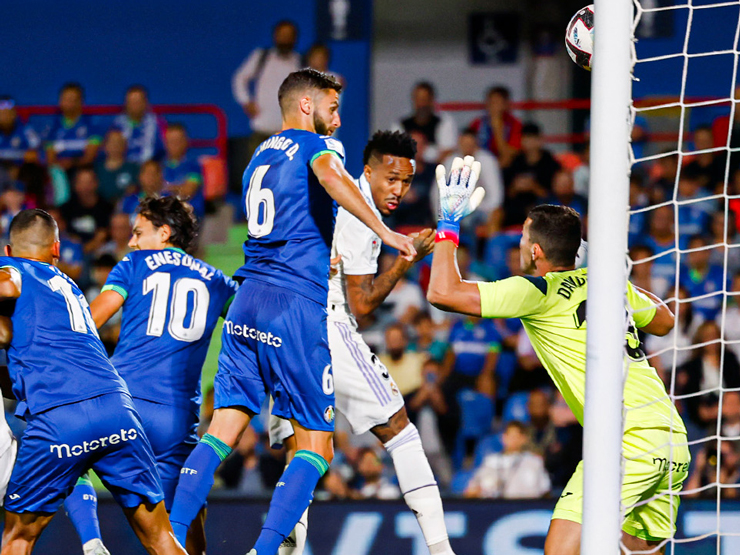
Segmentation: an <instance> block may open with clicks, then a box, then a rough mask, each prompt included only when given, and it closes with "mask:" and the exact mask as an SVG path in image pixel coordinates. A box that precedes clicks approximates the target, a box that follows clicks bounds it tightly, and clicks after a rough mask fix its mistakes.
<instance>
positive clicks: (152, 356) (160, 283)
mask: <svg viewBox="0 0 740 555" xmlns="http://www.w3.org/2000/svg"><path fill="white" fill-rule="evenodd" d="M237 287H238V286H237V284H236V283H235V282H234V281H233V280H231V279H230V278H228V277H226V276H225V275H224V274H223V272H221V270H217V269H216V268H214V267H212V266H210V265H208V264H206V263H205V262H203V261H201V260H198V259H197V258H193V257H192V256H190V255H189V254H186V253H185V251H182V250H180V249H175V248H167V249H164V250H146V251H134V252H131V253H129V254H127V255H126V257H125V258H124V259H123V260H121V262H119V263H118V264H116V266H115V267H114V268H113V270H112V271H111V273H110V275H109V276H108V280H107V281H106V283H105V287H103V291H115V292H116V293H118V294H119V295H121V296H122V297H123V299H124V303H123V316H122V319H121V333H120V336H119V339H118V345H117V346H116V350H115V352H114V353H113V357H112V359H111V360H112V362H113V364H114V366H115V367H116V369H117V370H118V371H119V372H120V374H121V376H122V377H123V378H124V379H125V380H126V383H127V384H128V387H129V390H130V391H131V395H132V397H134V398H139V399H145V400H147V401H152V402H155V403H160V404H165V405H174V406H178V407H181V408H184V409H188V410H196V411H197V410H198V407H199V405H200V375H201V370H202V368H203V362H204V361H205V358H206V354H207V352H208V344H209V343H210V341H211V334H212V333H213V330H214V328H215V327H216V323H217V322H218V318H219V316H221V315H222V314H224V313H225V312H226V308H228V305H229V304H230V302H231V299H232V298H233V296H234V294H235V293H236V290H237Z"/></svg>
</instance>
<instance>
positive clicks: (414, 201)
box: [0, 21, 740, 499]
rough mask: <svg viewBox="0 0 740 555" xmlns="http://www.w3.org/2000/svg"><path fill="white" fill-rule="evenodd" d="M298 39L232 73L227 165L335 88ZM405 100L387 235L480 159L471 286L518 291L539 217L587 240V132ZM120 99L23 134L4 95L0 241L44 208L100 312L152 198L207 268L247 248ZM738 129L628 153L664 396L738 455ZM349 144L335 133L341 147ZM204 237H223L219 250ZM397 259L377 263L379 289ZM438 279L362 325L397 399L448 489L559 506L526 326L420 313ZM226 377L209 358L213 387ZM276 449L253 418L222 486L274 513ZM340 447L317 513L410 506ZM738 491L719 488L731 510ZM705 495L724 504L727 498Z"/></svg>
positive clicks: (402, 290) (710, 466)
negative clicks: (174, 218)
mask: <svg viewBox="0 0 740 555" xmlns="http://www.w3.org/2000/svg"><path fill="white" fill-rule="evenodd" d="M296 40H297V29H296V26H295V25H294V24H293V23H291V22H288V21H286V22H281V23H279V24H277V25H276V26H275V28H274V35H273V44H272V45H271V46H270V47H268V48H262V49H257V50H255V51H254V52H252V53H250V55H249V56H248V57H247V58H246V59H245V60H244V62H243V63H242V64H241V65H240V66H239V67H238V68H236V71H235V73H234V75H233V80H232V92H233V96H234V100H235V101H236V102H238V103H239V104H240V105H241V106H242V108H243V111H244V114H245V116H246V117H248V118H249V120H250V125H251V135H250V136H249V137H248V139H247V140H246V141H245V142H244V143H242V145H241V146H242V148H241V149H240V150H239V151H238V152H232V153H230V156H232V157H234V158H238V159H239V160H241V161H242V165H241V169H240V170H239V172H241V171H242V170H243V167H244V165H245V164H246V161H248V159H249V155H250V153H251V151H252V150H254V148H256V146H258V145H259V143H260V142H261V141H262V140H264V139H265V138H267V137H268V136H270V135H271V134H272V133H275V132H277V131H279V129H280V114H279V108H278V105H277V94H276V93H277V88H278V86H279V85H280V83H281V82H282V80H283V78H284V77H285V76H286V75H287V74H288V73H289V72H291V71H294V70H296V69H298V68H300V67H303V66H306V65H309V66H311V67H314V68H316V69H319V70H322V71H331V70H332V63H331V51H330V49H329V48H328V47H327V46H326V45H324V44H318V43H317V44H315V45H313V46H312V47H311V48H310V49H309V50H308V51H307V52H305V53H304V54H301V53H299V52H297V51H296ZM337 77H338V78H340V79H342V76H341V75H337ZM0 92H1V91H0ZM408 92H409V95H410V107H409V108H405V107H401V106H399V107H398V110H397V112H398V113H397V114H396V119H395V121H389V122H388V124H387V126H388V127H389V128H396V129H402V130H405V131H406V132H408V133H409V134H411V136H412V137H413V138H414V139H415V140H416V142H417V146H418V154H417V160H416V177H415V179H414V182H413V184H412V186H411V189H410V191H409V193H408V195H407V197H406V198H405V199H404V201H403V202H402V204H401V205H400V207H399V209H398V210H397V211H396V213H395V214H394V215H393V216H392V217H391V218H390V219H389V221H388V224H389V225H390V226H392V227H393V228H395V229H397V230H399V231H402V232H405V233H411V232H413V231H418V230H420V229H422V228H425V227H434V226H435V220H436V218H435V214H436V190H435V185H434V183H435V181H434V169H435V167H436V165H437V164H438V163H444V164H449V162H450V161H451V159H452V157H454V156H465V155H472V156H475V157H476V159H478V160H479V161H480V162H481V164H482V173H481V178H480V184H481V185H482V186H483V187H484V188H485V189H486V192H487V194H486V197H485V200H484V204H483V205H482V206H481V207H480V209H479V210H478V211H477V212H476V213H475V214H474V215H473V216H471V217H470V218H468V219H467V220H466V221H465V222H464V225H463V234H462V238H461V246H460V250H459V254H458V257H459V262H460V270H461V272H462V274H463V276H464V277H465V278H466V279H470V280H495V279H502V278H506V277H509V276H514V275H519V274H520V272H521V270H520V256H519V247H518V245H519V238H520V233H521V226H522V223H523V221H524V219H525V216H526V214H527V211H528V210H529V209H530V208H532V207H533V206H535V205H537V204H542V203H551V204H559V205H566V206H570V207H572V208H574V209H576V210H577V211H578V212H579V213H581V215H582V216H583V218H584V223H585V224H586V226H585V228H586V231H587V229H588V211H587V208H588V207H587V203H588V193H589V150H588V132H587V126H586V133H585V134H584V136H583V137H582V141H579V142H576V143H575V144H573V145H571V146H570V147H569V148H562V146H561V147H560V148H557V149H552V148H551V147H550V146H549V145H548V144H547V143H546V142H545V140H544V138H543V133H542V130H541V127H540V125H539V123H538V121H536V120H535V119H533V118H532V117H531V116H523V115H522V114H521V113H519V112H516V111H514V110H512V107H511V100H512V99H511V98H510V96H511V94H510V90H509V88H508V87H507V84H506V83H505V82H503V83H501V82H496V83H490V88H489V89H488V91H487V93H486V94H485V97H484V98H482V99H481V100H482V101H483V103H484V106H485V108H484V110H483V111H482V112H480V113H479V114H477V115H476V116H475V117H473V118H470V119H469V121H461V118H460V117H459V116H458V117H452V116H451V115H450V113H448V112H445V111H441V110H439V108H438V107H439V103H438V99H437V97H436V88H435V83H434V78H433V75H430V78H429V80H425V81H420V82H418V83H417V84H416V85H415V86H413V88H412V90H410V91H408ZM122 95H123V96H122V100H123V102H122V106H121V110H120V115H118V116H116V117H114V118H109V120H104V118H100V119H97V118H95V117H93V116H90V115H88V114H86V113H85V89H84V86H83V85H82V84H78V83H66V84H63V85H61V87H60V89H59V95H58V112H57V114H56V115H55V116H54V117H53V118H51V121H50V122H49V123H48V125H45V126H44V127H43V128H35V127H34V126H33V125H32V124H31V123H30V122H28V121H24V120H23V119H22V118H20V117H19V115H18V111H17V106H16V103H19V105H22V103H23V101H24V99H22V98H12V97H10V96H2V97H0V236H1V237H2V238H3V239H4V238H6V237H7V229H8V224H9V222H10V220H11V219H12V218H13V216H14V215H15V214H17V213H18V212H19V211H20V210H22V209H24V208H31V207H40V208H45V209H47V210H49V211H50V212H51V213H52V214H53V216H54V217H55V218H56V219H57V221H58V223H59V226H60V233H61V237H60V239H61V242H62V248H61V260H60V261H59V266H60V268H61V269H62V270H63V271H65V272H66V273H67V274H68V275H70V276H71V277H72V278H73V279H75V280H76V281H78V283H79V284H80V285H81V286H82V288H83V290H84V291H85V293H86V295H87V296H88V298H89V299H92V298H94V297H95V296H96V295H97V294H98V293H99V291H100V288H101V287H102V286H103V284H104V283H105V280H106V278H107V275H108V273H109V272H110V270H111V268H112V267H113V266H114V265H115V264H116V263H117V262H118V261H120V260H121V259H122V257H123V256H125V254H126V253H127V252H128V246H127V244H128V240H129V237H130V234H131V222H132V214H134V212H135V209H136V206H137V204H138V201H139V199H140V198H142V197H144V196H146V195H153V194H159V195H179V196H180V197H182V198H185V199H188V200H189V201H190V202H191V204H192V205H193V207H194V210H195V212H196V214H197V216H198V218H199V220H200V221H201V223H202V228H203V231H204V233H203V234H202V239H201V244H200V246H199V253H198V255H199V256H202V257H205V258H206V259H207V260H209V261H211V262H213V263H215V264H218V262H219V261H220V260H221V259H220V258H219V257H218V256H219V254H218V253H219V252H220V253H223V252H224V251H223V250H222V251H218V249H217V247H218V245H216V246H214V245H212V244H211V243H212V242H215V241H213V240H212V237H215V236H216V235H223V234H224V233H226V235H227V236H228V237H229V239H230V240H231V242H232V243H235V249H233V248H232V250H230V251H229V252H230V253H231V254H230V257H231V258H230V259H229V264H236V266H238V265H239V254H238V253H239V248H238V246H239V243H240V242H241V241H243V240H244V238H245V237H246V231H245V229H244V227H243V226H242V225H241V222H242V221H243V215H242V212H241V207H240V204H241V200H240V191H239V190H238V187H232V188H231V190H229V191H226V192H225V193H224V194H223V195H218V196H213V195H206V191H205V189H206V187H205V183H204V176H203V168H202V164H201V163H200V161H199V158H198V157H197V156H195V155H194V154H193V153H192V152H191V150H190V148H189V137H188V129H187V127H186V126H185V125H183V124H182V123H178V122H177V121H169V120H168V121H165V120H164V119H162V118H161V117H159V116H157V115H155V113H154V112H153V111H152V108H151V106H150V104H149V99H148V94H147V89H146V88H145V86H142V85H131V86H130V87H129V88H128V89H127V90H126V91H122ZM387 109H388V108H387V107H386V110H387ZM735 114H738V112H737V111H736V112H735ZM735 126H736V121H735V120H731V119H730V117H729V116H728V115H721V116H719V117H718V118H717V119H715V120H714V121H713V122H711V124H710V125H705V126H697V127H696V128H695V129H693V130H692V133H691V136H690V137H689V140H688V143H687V144H686V145H685V148H686V149H687V151H700V153H698V154H694V155H682V156H680V157H679V156H678V155H676V154H669V153H661V152H660V151H659V150H658V149H657V148H656V146H655V145H654V144H653V143H651V142H650V141H649V140H648V137H649V132H650V129H649V124H648V120H646V119H645V118H641V117H638V118H637V119H636V121H635V126H634V130H633V136H632V139H633V152H634V157H635V158H636V159H638V161H639V160H643V161H642V162H639V163H637V164H636V165H635V166H634V168H633V173H632V178H631V182H630V203H631V207H632V209H633V211H634V213H633V215H632V216H631V219H630V228H629V230H630V239H629V246H630V256H631V258H632V260H633V267H632V280H633V282H634V283H635V284H637V285H639V286H641V287H644V288H646V289H648V290H651V291H653V292H654V293H656V294H657V295H659V296H661V297H663V298H675V300H674V301H672V302H671V303H670V305H671V308H672V309H673V311H674V313H676V314H677V326H676V327H675V329H674V330H673V332H672V333H671V334H670V335H668V336H666V337H662V338H657V337H650V338H646V341H645V349H646V351H647V354H648V356H649V357H650V360H651V362H652V364H653V365H654V366H655V367H656V368H657V370H658V371H659V374H660V375H661V377H662V378H663V379H664V381H665V382H666V387H667V389H668V391H669V392H670V393H671V394H673V395H676V396H678V401H677V403H678V405H679V408H680V411H681V414H682V415H683V416H684V418H685V420H686V423H687V426H688V428H689V439H690V440H695V439H699V438H704V437H707V436H712V435H717V434H721V435H722V436H725V437H734V438H739V437H740V392H737V391H731V392H725V393H724V394H723V395H722V398H721V399H720V397H719V396H718V395H717V394H716V393H711V392H710V393H703V394H700V392H703V391H706V390H712V389H716V388H719V387H723V388H738V387H740V362H738V358H739V357H740V306H738V303H737V299H738V297H735V296H733V295H732V294H730V295H724V293H725V292H730V293H738V292H740V250H738V249H737V248H736V247H737V246H738V244H740V241H739V238H740V235H738V234H739V233H740V198H735V197H732V195H735V196H738V195H740V170H739V169H738V168H739V166H740V158H738V159H735V157H732V158H731V159H729V160H728V159H727V156H726V154H725V152H724V151H722V150H720V149H718V148H717V147H720V146H723V145H725V144H726V143H727V140H728V139H727V138H728V136H731V137H732V140H733V141H734V140H737V141H740V129H738V130H735V131H734V132H732V131H733V129H734V128H735ZM351 132H352V130H351V129H345V128H342V129H340V130H339V132H338V137H339V138H340V139H341V138H342V137H343V136H344V135H346V134H349V133H351ZM731 132H732V133H731ZM730 133H731V134H730ZM715 148H717V150H713V149H715ZM726 180H727V183H728V185H727V189H725V181H726ZM233 181H234V180H233V179H232V182H233ZM236 181H237V183H238V179H237V180H236ZM728 195H730V196H728ZM672 201H677V203H674V202H672ZM661 203H665V205H664V206H662V207H659V208H653V207H654V206H655V205H656V204H661ZM227 228H230V230H227ZM209 229H211V230H213V229H217V230H218V231H219V232H220V233H216V234H209V232H208V230H209ZM234 238H236V239H235V240H234ZM677 248H678V249H680V252H678V251H677ZM214 253H216V254H214ZM394 257H395V254H394V253H392V252H383V254H382V255H381V260H380V271H381V272H382V271H383V270H384V269H385V268H387V267H389V265H390V264H392V262H393V259H394ZM429 262H430V261H429V260H427V261H425V262H423V263H421V264H419V265H417V266H415V267H414V268H413V269H412V271H411V272H410V273H409V275H407V276H406V277H405V278H404V279H402V280H401V281H400V282H399V283H398V285H397V287H396V288H395V289H394V290H393V292H392V293H391V295H390V296H389V297H388V298H387V299H386V301H385V302H384V303H383V305H382V306H381V307H380V308H379V309H378V310H377V311H376V312H375V313H374V314H372V315H371V316H370V317H367V318H365V319H364V320H362V321H361V322H360V326H361V330H362V333H363V335H364V337H365V338H366V341H367V343H368V344H369V345H370V346H371V347H372V348H373V349H374V351H375V352H376V353H378V355H379V357H380V359H381V360H382V361H383V363H384V364H385V365H386V367H387V368H388V370H389V372H390V373H391V375H392V376H393V378H394V380H395V381H396V383H397V384H398V386H399V388H400V390H401V393H402V394H403V395H404V397H405V399H406V403H407V408H408V411H409V414H410V416H411V419H412V420H413V421H414V422H415V424H416V426H417V427H418V428H419V430H420V433H421V436H422V439H423V443H424V445H425V448H426V450H427V453H428V455H429V458H430V460H431V462H432V465H433V468H434V470H435V473H436V475H437V478H438V480H439V482H440V485H441V487H442V489H443V490H444V491H445V492H446V493H447V494H448V495H456V496H465V497H473V498H537V497H548V496H557V495H559V492H560V491H561V490H562V489H563V488H564V486H565V483H566V481H567V479H568V478H569V477H570V475H571V473H572V472H573V470H574V469H575V466H576V465H577V463H578V461H579V460H580V459H581V448H582V446H581V441H582V432H581V426H580V424H579V423H578V422H577V421H576V419H575V417H574V416H573V414H572V413H571V412H570V410H569V409H568V407H567V406H566V405H565V403H564V401H563V399H562V397H561V396H560V395H559V394H558V393H557V391H556V390H555V388H554V387H553V385H552V382H551V380H550V379H549V377H548V375H547V373H546V371H545V370H544V369H543V367H542V365H541V364H540V362H539V360H538V359H537V356H536V354H535V353H534V350H533V348H532V345H531V344H530V342H529V341H528V339H527V336H526V334H525V333H524V331H523V329H522V326H521V323H520V322H519V321H518V320H481V319H477V318H471V317H460V316H451V315H449V314H445V313H442V312H440V311H438V310H435V309H433V308H432V307H431V306H430V305H429V304H428V303H427V301H426V298H425V291H426V287H427V284H428V279H429ZM224 269H227V268H224ZM230 269H231V270H233V269H235V268H234V267H233V266H232V267H231V268H230ZM721 330H724V335H723V334H722V332H721ZM217 335H218V333H217ZM101 336H102V338H103V339H104V341H105V343H106V346H107V347H108V348H109V349H110V350H111V351H112V350H113V349H114V348H115V344H116V341H117V336H118V327H117V322H116V321H115V320H113V321H112V322H109V324H107V325H106V328H105V329H104V330H102V331H101ZM723 340H724V341H730V343H727V344H725V343H723ZM731 341H738V342H736V343H731ZM213 348H214V349H216V348H217V339H216V345H215V346H214V347H213ZM674 368H675V369H676V371H675V372H673V371H672V370H673V369H674ZM214 371H215V367H214V359H213V357H210V358H209V362H208V363H207V368H206V369H205V375H206V376H208V375H212V373H213V372H214ZM204 391H205V392H206V394H205V396H204V404H203V410H202V419H203V424H202V428H203V429H205V428H206V427H207V422H208V419H209V418H210V415H211V413H212V396H211V395H210V393H211V392H210V390H209V386H208V379H207V378H204ZM9 408H10V407H9ZM9 419H11V420H12V418H11V417H10V416H9ZM13 422H14V424H13V425H14V426H21V425H22V424H21V423H20V422H18V421H13ZM268 443H269V442H268V440H267V435H266V430H265V422H264V420H256V421H255V423H254V425H253V426H252V427H250V429H249V431H248V432H247V433H246V434H245V435H244V437H243V438H242V440H241V442H240V443H239V445H238V447H237V448H236V449H235V452H234V454H233V455H232V456H231V457H230V458H229V459H227V460H226V461H225V462H224V464H223V465H222V467H221V468H220V469H219V472H218V483H219V485H220V486H221V487H222V488H224V490H228V491H233V492H235V494H238V495H244V496H254V497H267V496H269V495H270V492H271V490H272V488H273V487H274V484H275V482H276V481H277V479H278V477H279V476H280V474H281V472H282V470H283V467H284V456H283V453H282V451H280V450H273V449H271V448H270V447H269V445H268ZM739 445H740V444H739V443H738V442H733V441H723V442H721V447H720V449H721V453H720V454H719V455H721V456H718V453H717V445H716V444H715V443H713V442H705V443H699V444H697V445H695V446H694V447H693V448H692V449H693V463H692V474H691V478H690V482H689V485H688V486H687V489H692V488H698V487H700V486H703V485H707V484H710V483H712V482H714V481H716V479H717V476H718V475H719V476H720V481H721V482H722V483H737V482H738V481H739V480H740V465H739V464H738V463H739V462H740V447H738V446H739ZM336 447H337V457H336V458H335V462H334V463H333V465H332V468H331V471H330V472H329V473H328V474H327V475H326V476H325V478H324V479H323V481H322V485H321V487H320V490H319V492H318V493H317V497H319V498H330V499H331V498H333V499H345V498H352V499H356V498H381V499H389V498H397V497H400V490H399V489H398V486H397V485H396V483H395V477H394V475H393V472H392V470H391V468H392V467H391V466H390V465H389V464H388V462H389V461H388V460H386V459H385V458H386V457H387V455H386V454H385V451H384V450H383V449H381V448H380V447H381V446H380V444H379V443H378V442H377V440H376V439H375V438H374V437H373V436H371V435H369V434H366V435H365V436H359V437H355V436H352V435H351V433H350V432H349V428H348V426H347V425H346V423H345V422H343V421H342V418H341V415H340V416H339V417H338V423H337V435H336ZM718 465H719V467H718ZM737 491H738V490H737V489H734V488H726V489H723V495H727V496H732V495H736V492H737ZM702 494H703V495H709V496H712V497H716V490H714V491H713V490H712V489H711V488H710V489H705V490H704V491H703V492H702Z"/></svg>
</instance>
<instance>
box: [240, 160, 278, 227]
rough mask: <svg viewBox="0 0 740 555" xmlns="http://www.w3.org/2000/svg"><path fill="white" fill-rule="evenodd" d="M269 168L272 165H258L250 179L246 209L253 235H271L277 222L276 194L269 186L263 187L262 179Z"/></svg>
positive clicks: (248, 223)
mask: <svg viewBox="0 0 740 555" xmlns="http://www.w3.org/2000/svg"><path fill="white" fill-rule="evenodd" d="M269 169H270V166H257V169H256V170H254V173H253V174H252V178H251V179H250V180H249V189H248V190H247V202H246V211H247V229H249V234H250V235H251V236H252V237H264V236H265V235H269V234H270V232H271V231H272V227H273V225H274V224H275V196H274V195H273V194H272V191H271V190H270V189H268V188H267V187H265V188H264V189H263V188H262V180H263V179H264V178H265V174H266V173H267V170H269ZM260 212H261V214H260ZM260 215H261V216H262V218H260Z"/></svg>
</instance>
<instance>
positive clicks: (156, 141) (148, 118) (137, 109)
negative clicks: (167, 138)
mask: <svg viewBox="0 0 740 555" xmlns="http://www.w3.org/2000/svg"><path fill="white" fill-rule="evenodd" d="M113 127H115V128H116V129H120V130H121V132H122V133H123V136H124V137H125V138H126V144H127V147H128V149H127V151H126V160H128V161H129V162H134V163H136V164H143V163H144V162H146V161H148V160H161V159H162V158H163V157H164V141H163V135H164V132H163V131H164V124H163V123H162V122H161V121H160V120H159V118H158V117H157V116H156V115H155V114H154V112H152V111H151V108H150V106H149V93H148V92H147V90H146V88H145V87H144V86H143V85H131V86H130V87H129V88H128V89H127V90H126V99H125V102H124V111H123V113H122V114H120V115H119V116H117V117H116V119H114V120H113Z"/></svg>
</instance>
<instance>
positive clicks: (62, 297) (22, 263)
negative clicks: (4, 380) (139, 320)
mask: <svg viewBox="0 0 740 555" xmlns="http://www.w3.org/2000/svg"><path fill="white" fill-rule="evenodd" d="M0 267H2V268H12V270H11V271H17V272H18V273H19V274H20V277H21V295H20V297H19V298H18V299H17V301H16V304H15V310H14V311H13V316H12V317H11V320H12V322H13V340H12V341H11V342H10V348H9V349H8V369H9V371H10V377H11V379H12V381H13V394H14V395H15V397H16V398H17V399H18V400H19V401H20V403H19V416H23V414H24V413H25V412H26V411H28V412H30V413H31V414H32V415H36V414H39V413H41V412H44V411H46V410H49V409H51V408H54V407H58V406H61V405H67V404H70V403H76V402H78V401H83V400H85V399H92V398H93V397H97V396H99V395H103V394H105V393H113V392H124V393H127V392H128V390H127V389H126V384H125V383H124V381H123V380H122V379H121V377H120V376H119V375H118V372H116V369H115V368H114V367H113V364H112V363H111V361H110V360H109V359H108V355H107V354H106V352H105V348H104V347H103V344H102V343H101V342H100V338H99V337H98V332H97V330H96V328H95V322H93V319H92V315H91V314H90V308H89V307H88V305H87V301H86V300H85V296H84V295H83V294H82V291H80V289H79V287H77V285H76V284H75V282H74V281H72V280H71V279H70V278H69V277H68V276H67V275H66V274H64V273H63V272H62V271H60V270H58V269H57V268H55V267H54V266H51V265H49V264H45V263H44V262H36V261H34V260H26V259H25V258H11V257H7V256H3V257H0Z"/></svg>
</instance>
